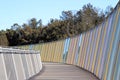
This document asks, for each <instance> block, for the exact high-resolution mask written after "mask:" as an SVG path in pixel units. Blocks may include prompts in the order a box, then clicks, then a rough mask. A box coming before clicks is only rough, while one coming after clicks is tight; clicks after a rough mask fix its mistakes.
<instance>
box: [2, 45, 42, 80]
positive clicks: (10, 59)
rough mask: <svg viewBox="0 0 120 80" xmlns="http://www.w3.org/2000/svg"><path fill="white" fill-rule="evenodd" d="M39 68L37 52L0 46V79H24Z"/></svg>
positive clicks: (39, 60)
mask: <svg viewBox="0 0 120 80" xmlns="http://www.w3.org/2000/svg"><path fill="white" fill-rule="evenodd" d="M41 69H42V63H41V59H40V54H39V52H37V51H32V50H20V49H12V48H1V47H0V80H26V79H29V78H30V77H32V76H33V75H35V74H37V73H39V71H40V70H41Z"/></svg>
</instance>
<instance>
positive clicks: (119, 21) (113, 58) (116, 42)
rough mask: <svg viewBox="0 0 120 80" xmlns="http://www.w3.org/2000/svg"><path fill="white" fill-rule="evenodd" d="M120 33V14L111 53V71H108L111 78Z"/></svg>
mask: <svg viewBox="0 0 120 80" xmlns="http://www.w3.org/2000/svg"><path fill="white" fill-rule="evenodd" d="M119 33H120V14H119V18H118V23H117V28H116V32H115V35H114V36H115V38H114V43H113V46H112V53H111V56H110V64H109V70H108V71H109V72H108V77H107V79H108V80H110V79H111V76H112V73H113V72H112V70H113V66H114V61H115V58H116V53H117V52H116V51H117V46H118V44H119V37H120V36H119Z"/></svg>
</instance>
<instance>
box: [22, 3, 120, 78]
mask: <svg viewBox="0 0 120 80" xmlns="http://www.w3.org/2000/svg"><path fill="white" fill-rule="evenodd" d="M21 48H25V49H34V50H39V51H40V54H41V58H42V61H47V62H60V63H67V64H73V65H77V66H79V67H81V68H84V69H86V70H88V71H90V72H92V73H93V74H95V75H96V76H97V77H99V79H101V80H120V2H119V3H118V4H117V6H116V8H115V9H114V11H113V12H112V13H111V14H110V15H109V17H108V18H107V19H106V20H105V21H104V22H103V23H102V24H100V25H99V26H96V27H95V28H94V29H92V30H90V31H88V32H85V33H82V34H80V35H78V36H76V37H72V38H68V39H65V40H61V41H56V42H50V43H44V44H36V45H30V46H21Z"/></svg>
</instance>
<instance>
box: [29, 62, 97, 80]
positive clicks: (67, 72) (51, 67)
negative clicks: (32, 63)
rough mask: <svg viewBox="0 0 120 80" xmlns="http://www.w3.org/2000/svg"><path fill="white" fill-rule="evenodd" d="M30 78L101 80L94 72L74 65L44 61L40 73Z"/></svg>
mask: <svg viewBox="0 0 120 80" xmlns="http://www.w3.org/2000/svg"><path fill="white" fill-rule="evenodd" d="M30 80H99V79H97V78H96V77H95V76H94V75H93V74H91V73H89V72H87V71H85V70H83V69H80V68H79V67H76V66H73V65H66V64H60V63H43V70H42V71H41V72H40V74H38V75H36V76H34V77H32V78H30Z"/></svg>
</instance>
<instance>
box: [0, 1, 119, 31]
mask: <svg viewBox="0 0 120 80" xmlns="http://www.w3.org/2000/svg"><path fill="white" fill-rule="evenodd" d="M118 1H119V0H0V30H2V29H4V30H6V29H10V28H11V26H12V25H13V24H14V23H18V24H19V25H22V24H23V23H27V22H28V20H30V19H31V18H36V19H37V20H39V19H42V22H43V24H44V25H45V24H47V23H48V22H49V20H50V18H57V19H59V16H60V15H61V12H62V11H66V10H79V9H81V8H82V6H83V5H85V4H88V3H91V4H92V5H93V6H95V7H97V8H101V9H103V10H105V9H106V7H107V6H109V5H111V6H112V7H115V6H116V4H117V2H118Z"/></svg>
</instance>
